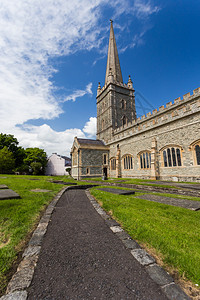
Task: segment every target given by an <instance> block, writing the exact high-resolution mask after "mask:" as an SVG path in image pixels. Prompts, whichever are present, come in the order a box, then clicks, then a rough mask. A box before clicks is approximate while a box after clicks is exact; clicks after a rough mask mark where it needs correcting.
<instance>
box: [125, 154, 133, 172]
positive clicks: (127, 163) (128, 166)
mask: <svg viewBox="0 0 200 300" xmlns="http://www.w3.org/2000/svg"><path fill="white" fill-rule="evenodd" d="M123 165H124V169H125V170H130V169H133V158H132V156H131V155H125V156H124V157H123Z"/></svg>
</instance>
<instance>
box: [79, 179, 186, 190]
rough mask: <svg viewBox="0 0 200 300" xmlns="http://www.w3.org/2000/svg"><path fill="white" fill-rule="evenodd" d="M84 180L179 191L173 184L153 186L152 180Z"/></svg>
mask: <svg viewBox="0 0 200 300" xmlns="http://www.w3.org/2000/svg"><path fill="white" fill-rule="evenodd" d="M84 180H91V181H99V182H102V183H103V182H109V183H120V184H137V185H147V186H152V187H159V188H176V189H180V188H181V187H177V186H175V185H173V182H172V181H171V182H169V181H168V183H170V185H166V184H159V183H158V184H156V181H155V184H154V183H152V180H150V179H140V178H108V179H107V180H106V181H105V180H102V179H101V178H100V177H98V178H85V179H84Z"/></svg>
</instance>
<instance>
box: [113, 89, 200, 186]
mask: <svg viewBox="0 0 200 300" xmlns="http://www.w3.org/2000/svg"><path fill="white" fill-rule="evenodd" d="M153 140H156V141H157V149H156V161H155V162H154V164H155V165H151V167H153V168H154V167H155V168H157V169H158V175H159V178H160V179H164V180H167V179H168V180H182V181H198V180H199V179H200V166H199V165H195V158H194V151H193V148H192V144H193V143H194V142H195V141H197V140H200V89H196V90H194V94H193V95H190V94H189V93H188V94H186V95H184V96H183V100H181V99H180V98H178V99H176V100H175V101H174V103H173V104H172V103H171V102H170V103H168V104H167V105H166V107H164V106H162V107H160V108H159V111H156V110H155V111H154V112H153V113H149V114H147V116H143V117H141V118H140V119H137V120H136V121H135V122H132V124H129V125H128V126H127V127H126V128H124V127H121V128H118V129H116V130H114V133H113V138H112V140H111V141H110V142H109V143H108V145H109V146H110V158H112V157H116V155H117V145H119V147H120V150H121V176H122V177H141V178H152V168H151V169H150V168H149V169H141V168H140V160H139V155H138V154H139V153H141V152H142V151H151V152H152V142H153ZM165 147H166V148H167V147H178V148H180V150H181V160H182V166H176V167H164V163H163V150H164V148H165ZM126 154H130V155H131V156H132V157H133V169H132V170H125V169H124V168H123V156H124V155H126ZM156 164H157V166H156ZM109 174H110V176H111V177H116V171H115V170H114V171H111V170H110V173H109Z"/></svg>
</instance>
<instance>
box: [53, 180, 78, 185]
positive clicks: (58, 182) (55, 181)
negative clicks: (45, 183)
mask: <svg viewBox="0 0 200 300" xmlns="http://www.w3.org/2000/svg"><path fill="white" fill-rule="evenodd" d="M49 181H50V182H52V183H57V184H64V185H77V183H76V182H65V181H62V180H49Z"/></svg>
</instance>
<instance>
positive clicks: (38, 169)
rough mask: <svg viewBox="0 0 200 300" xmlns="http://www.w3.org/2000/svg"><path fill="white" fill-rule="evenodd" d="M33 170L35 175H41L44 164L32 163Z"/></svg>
mask: <svg viewBox="0 0 200 300" xmlns="http://www.w3.org/2000/svg"><path fill="white" fill-rule="evenodd" d="M31 169H32V170H33V175H40V174H43V173H42V171H43V170H42V164H41V163H40V162H32V163H31Z"/></svg>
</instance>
